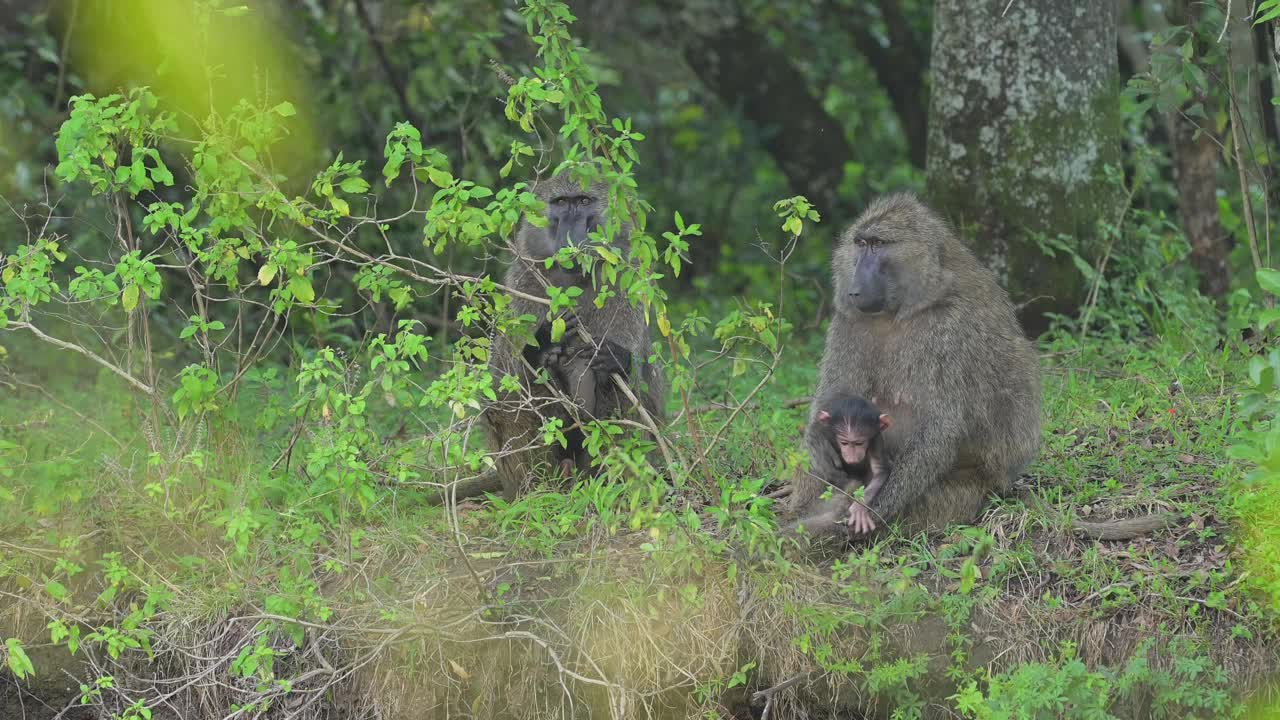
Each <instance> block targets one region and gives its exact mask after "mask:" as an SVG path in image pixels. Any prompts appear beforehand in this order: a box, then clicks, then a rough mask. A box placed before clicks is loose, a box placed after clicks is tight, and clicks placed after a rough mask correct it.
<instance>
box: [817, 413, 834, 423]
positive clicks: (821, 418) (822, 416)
mask: <svg viewBox="0 0 1280 720" xmlns="http://www.w3.org/2000/svg"><path fill="white" fill-rule="evenodd" d="M818 422H820V423H822V424H824V425H825V424H827V423H828V422H831V413H829V412H827V411H826V410H819V411H818Z"/></svg>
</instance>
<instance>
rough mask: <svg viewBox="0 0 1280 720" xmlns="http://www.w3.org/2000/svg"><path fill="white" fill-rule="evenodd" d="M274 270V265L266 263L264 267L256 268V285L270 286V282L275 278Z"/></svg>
mask: <svg viewBox="0 0 1280 720" xmlns="http://www.w3.org/2000/svg"><path fill="white" fill-rule="evenodd" d="M276 270H277V268H276V266H275V263H267V264H266V265H263V266H262V267H260V268H258V284H259V285H270V284H271V280H272V279H273V278H275V276H276Z"/></svg>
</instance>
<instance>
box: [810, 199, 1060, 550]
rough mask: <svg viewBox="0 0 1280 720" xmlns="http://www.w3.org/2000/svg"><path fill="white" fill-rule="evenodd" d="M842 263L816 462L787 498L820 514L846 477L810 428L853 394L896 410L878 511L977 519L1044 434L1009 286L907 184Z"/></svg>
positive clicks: (879, 203) (823, 372) (840, 254)
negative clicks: (833, 487)
mask: <svg viewBox="0 0 1280 720" xmlns="http://www.w3.org/2000/svg"><path fill="white" fill-rule="evenodd" d="M832 270H833V272H834V286H835V300H834V306H835V311H836V312H835V315H834V317H833V318H832V320H831V325H830V328H829V329H828V331H827V339H826V349H825V351H824V352H823V356H822V365H821V368H820V373H819V380H818V387H817V390H816V391H815V392H814V397H815V401H814V404H813V406H812V407H811V409H810V418H809V430H808V431H806V434H805V444H806V445H807V448H808V451H809V458H810V465H811V469H810V472H809V473H808V474H804V473H802V474H800V475H799V476H798V477H797V478H796V480H795V481H794V487H793V493H792V501H791V507H792V508H793V509H794V510H796V511H798V512H799V513H800V514H801V515H802V516H803V515H804V514H806V513H808V512H811V509H813V508H816V507H817V500H818V498H819V496H820V495H821V494H822V493H823V490H824V489H825V487H826V485H827V484H828V483H832V484H836V483H838V481H839V480H840V478H839V477H837V470H838V469H837V468H834V467H832V463H831V462H827V461H826V459H827V458H828V456H829V455H830V454H831V453H830V450H829V448H828V445H829V442H828V441H827V440H826V438H824V437H822V436H821V435H820V433H817V432H815V431H814V430H813V428H814V427H815V426H817V423H815V422H814V419H815V417H816V414H817V413H818V412H819V410H820V408H819V406H818V404H817V403H818V401H817V398H824V397H829V396H830V395H832V394H833V393H849V394H854V395H861V396H863V397H867V398H870V399H871V401H872V402H874V403H876V404H877V405H879V406H880V408H882V410H883V412H885V413H888V414H889V415H890V416H892V417H893V419H894V423H893V426H892V428H891V429H889V430H888V431H887V432H886V433H885V441H886V443H887V448H888V450H889V453H890V455H891V457H892V458H893V469H892V471H891V472H890V474H889V478H888V480H887V481H886V482H885V484H884V487H883V488H881V490H880V492H879V493H878V494H877V495H876V497H875V498H874V499H873V500H872V501H871V503H870V510H871V512H872V514H873V516H874V517H876V518H877V520H883V521H892V520H894V519H901V520H902V521H903V524H904V526H905V527H906V529H908V530H919V529H926V528H939V527H941V526H943V525H945V524H946V523H949V522H958V523H965V522H972V521H973V520H974V519H975V518H976V517H977V515H978V513H979V512H980V511H981V509H982V505H983V503H984V501H985V499H986V497H987V496H988V495H989V494H990V493H993V492H1000V491H1004V490H1007V489H1008V488H1009V486H1010V483H1011V482H1012V480H1013V479H1014V478H1015V477H1017V475H1018V473H1019V472H1020V471H1021V470H1022V469H1023V468H1024V467H1025V466H1026V465H1027V464H1028V463H1029V462H1030V461H1031V460H1032V458H1033V457H1034V456H1035V454H1036V452H1037V450H1038V448H1039V444H1040V377H1039V364H1038V360H1037V357H1036V353H1035V350H1034V348H1033V347H1032V345H1031V343H1030V342H1029V341H1028V340H1027V338H1026V337H1025V336H1024V335H1023V333H1022V330H1021V328H1020V327H1019V325H1018V322H1017V319H1016V318H1015V317H1014V312H1013V307H1012V305H1011V304H1010V302H1009V297H1008V294H1007V293H1006V292H1005V291H1004V290H1003V289H1001V287H1000V286H999V284H998V283H997V282H996V277H995V275H994V274H993V273H992V272H991V271H990V270H988V269H987V268H986V267H984V266H983V265H982V264H981V263H979V261H978V260H977V258H976V257H975V256H974V255H973V253H972V252H970V250H969V249H968V248H967V247H965V246H964V245H963V244H961V242H960V240H959V238H957V237H956V235H955V233H954V232H953V231H952V230H951V228H950V227H949V226H948V225H947V223H946V222H945V221H944V220H943V219H942V218H940V217H939V216H938V215H937V214H936V213H934V212H933V211H932V210H930V209H929V208H927V207H926V206H925V205H924V204H922V203H921V202H920V201H919V200H917V199H916V198H915V197H914V196H912V195H910V194H896V195H890V196H887V197H882V198H879V199H877V200H876V201H875V202H873V203H872V204H871V205H870V207H868V208H867V210H866V211H865V212H864V213H863V214H862V215H861V217H859V218H858V219H857V220H856V221H855V222H854V223H853V224H852V225H851V226H850V227H849V228H848V229H847V230H846V231H845V232H844V233H843V234H842V235H841V238H840V242H839V245H838V247H837V248H836V251H835V255H834V258H833V260H832ZM877 524H880V523H879V522H878V523H877ZM807 530H809V531H810V532H812V531H814V530H815V529H814V528H807Z"/></svg>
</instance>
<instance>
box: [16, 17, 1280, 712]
mask: <svg viewBox="0 0 1280 720" xmlns="http://www.w3.org/2000/svg"><path fill="white" fill-rule="evenodd" d="M1277 18H1280V3H1278V2H1277V1H1276V0H1262V1H1261V2H1235V3H1231V2H1226V1H1225V0H1217V1H1216V2H1194V3H1193V2H1184V1H1182V0H1175V1H1174V2H1171V3H1156V2H1149V1H1148V0H1120V1H1119V2H1111V1H1103V0H1089V1H1087V2H1083V1H1082V2H1077V3H1058V2H1054V1H1053V0H1013V2H1009V1H1008V0H983V1H982V2H961V1H960V0H938V2H936V3H934V2H926V1H919V2H917V1H916V0H875V1H873V2H854V1H853V0H824V1H823V2H789V1H787V2H755V1H753V0H740V1H737V2H731V1H730V0H693V1H691V2H685V3H676V2H667V1H666V0H639V1H632V2H610V1H599V2H583V3H569V4H568V5H566V4H564V3H561V2H555V1H553V0H525V2H522V3H518V4H517V3H509V2H500V1H499V0H439V1H435V2H425V3H424V2H416V1H415V2H410V1H409V0H403V1H402V0H296V1H292V2H289V1H285V0H260V1H255V2H250V3H248V4H240V3H238V2H229V1H225V0H164V1H163V2H162V1H161V0H38V1H33V2H27V1H22V0H0V85H2V86H3V87H5V88H6V93H5V95H4V96H3V98H2V99H0V200H3V203H0V209H2V210H3V212H0V250H2V252H0V640H3V647H2V648H0V657H2V658H3V660H4V670H3V672H2V674H0V716H3V717H6V718H7V717H19V718H24V717H32V718H46V717H61V718H72V717H83V718H99V717H111V718H122V719H126V720H137V719H139V718H151V717H157V718H159V717H180V718H224V719H225V718H235V717H245V718H248V717H307V718H311V717H317V718H319V717H350V718H374V717H380V718H387V717H414V718H417V717H478V718H535V717H536V718H544V717H575V718H576V717H611V718H623V717H626V718H632V717H655V718H684V717H707V718H714V717H724V718H728V717H736V718H747V717H755V718H759V717H769V718H806V717H809V718H812V717H833V718H834V717H895V718H911V717H965V718H1012V717H1019V718H1024V717H1026V718H1041V717H1044V718H1060V717H1070V718H1076V717H1079V718H1103V717H1179V718H1181V717H1240V716H1247V715H1252V716H1254V717H1271V716H1272V713H1273V712H1274V705H1273V703H1272V698H1271V695H1272V684H1271V683H1272V682H1273V679H1274V673H1275V671H1276V669H1277V652H1276V649H1275V648H1276V647H1277V644H1276V640H1277V638H1276V630H1277V620H1278V619H1280V571H1278V570H1277V568H1280V424H1277V423H1276V422H1275V417H1276V412H1277V409H1280V390H1278V389H1277V385H1276V383H1277V379H1278V376H1280V343H1277V330H1276V328H1277V326H1280V323H1277V320H1280V310H1277V309H1276V307H1275V304H1276V303H1275V301H1276V298H1277V296H1280V269H1278V268H1280V258H1277V257H1276V252H1275V251H1274V250H1273V245H1274V242H1273V237H1274V236H1275V235H1276V230H1275V227H1274V226H1275V224H1276V221H1277V220H1280V212H1278V211H1280V195H1278V194H1277V193H1278V192H1280V190H1277V184H1276V182H1275V181H1274V162H1273V156H1274V153H1276V152H1277V151H1280V133H1278V132H1277V118H1276V107H1275V106H1276V104H1277V103H1276V93H1277V91H1276V87H1277V86H1276V84H1275V83H1276V81H1277V80H1280V76H1278V75H1277V72H1278V69H1277V68H1278V65H1277V58H1278V57H1280V45H1277V36H1276V22H1277ZM552 173H570V174H573V175H575V176H580V177H595V178H598V179H600V180H602V181H603V182H605V183H607V184H608V185H609V186H610V187H611V188H612V190H613V191H614V192H615V193H616V197H617V198H619V200H620V202H619V203H617V204H615V207H617V208H618V209H619V215H620V217H621V216H625V217H626V218H627V219H628V220H629V221H630V222H631V223H632V224H633V225H634V226H635V228H636V232H635V234H634V236H633V240H632V248H631V250H630V252H627V253H621V252H617V251H615V250H613V249H611V246H610V245H609V243H608V241H607V240H608V238H607V237H606V238H605V239H604V240H603V241H602V242H601V243H599V244H595V245H593V246H591V247H589V248H587V249H586V250H585V251H583V252H581V253H578V254H576V256H574V257H565V258H563V260H564V261H567V262H576V263H583V264H585V265H586V266H588V267H590V268H591V269H592V271H593V273H594V275H595V278H596V280H597V282H598V283H600V284H601V286H603V287H605V288H608V289H609V290H611V291H613V292H618V293H621V294H625V295H626V296H627V297H628V298H629V299H631V300H632V301H634V302H635V303H637V304H638V305H640V306H642V307H644V308H645V309H646V312H647V313H648V316H649V318H650V321H651V323H652V326H653V327H654V328H655V345H654V357H655V360H656V361H658V362H660V363H662V364H663V365H664V366H665V370H666V373H667V375H668V376H669V378H670V379H671V381H672V382H671V384H672V388H671V393H670V397H669V398H668V405H669V407H670V409H671V416H672V417H671V418H670V422H669V423H668V425H667V426H666V427H664V428H663V432H662V434H661V443H660V447H659V448H658V450H659V451H660V454H661V455H662V456H665V458H666V460H667V462H666V465H667V467H666V468H665V471H664V473H662V474H659V473H657V472H655V471H654V470H653V469H652V468H651V467H649V466H648V465H647V464H646V462H645V457H646V456H647V453H648V451H650V450H652V449H654V446H653V443H652V442H651V441H646V440H643V439H641V438H639V437H636V436H634V434H633V433H630V432H629V430H628V429H625V428H623V427H621V426H608V425H599V426H595V427H593V428H591V429H590V434H591V437H592V445H593V450H594V454H595V455H596V456H597V459H598V462H600V464H601V465H602V467H603V468H604V469H605V470H604V472H603V473H602V475H601V477H600V478H599V479H598V480H594V481H585V482H582V483H579V484H578V485H577V486H576V487H574V488H572V489H571V490H564V491H562V492H556V491H553V490H552V489H547V490H543V491H539V492H536V493H533V494H530V495H528V496H526V497H524V498H522V499H520V500H519V501H518V502H513V503H506V502H503V501H501V500H499V499H496V498H492V497H488V498H480V497H477V498H470V499H468V498H465V497H460V494H459V489H460V488H467V487H472V486H474V485H475V484H476V483H477V482H479V483H480V484H483V482H484V479H485V478H486V472H487V468H488V466H489V465H490V463H491V460H490V459H489V458H487V457H486V453H487V450H488V449H487V448H485V447H484V443H483V441H482V440H481V438H482V434H481V433H480V432H479V431H478V429H477V428H475V420H476V417H477V413H478V410H479V408H480V406H481V404H482V403H483V402H484V401H485V399H486V398H488V397H491V396H492V394H493V392H494V389H495V387H497V386H498V385H499V384H500V383H501V382H502V379H501V378H491V377H489V375H488V373H487V371H486V366H485V361H486V360H487V350H488V347H489V336H490V333H491V331H492V330H493V329H494V327H495V326H496V327H498V328H499V329H500V330H501V331H503V332H510V333H519V332H522V328H523V330H527V329H528V327H529V323H530V322H532V321H535V320H536V318H511V317H509V316H507V315H506V314H504V313H503V308H504V307H505V304H504V295H503V288H501V287H499V286H497V285H495V281H496V280H497V279H499V278H500V277H501V271H502V268H503V265H504V262H505V248H506V240H507V238H508V237H509V235H510V232H511V229H512V227H513V226H514V224H515V223H516V222H517V221H518V220H519V218H520V217H521V216H522V215H524V214H528V213H535V214H536V213H537V212H538V211H539V208H538V204H537V202H536V200H534V199H533V198H532V196H531V195H529V194H528V193H527V192H526V189H527V188H526V185H525V183H527V182H529V181H530V180H532V179H534V178H536V177H539V176H547V175H550V174H552ZM899 189H911V190H916V191H918V192H922V193H924V194H926V196H927V197H928V198H929V199H930V201H931V202H933V203H934V204H936V205H937V206H938V207H939V208H940V209H941V210H942V211H944V212H945V213H946V214H947V216H948V217H949V218H950V219H951V220H952V221H953V222H954V223H955V224H956V225H957V227H958V228H960V230H961V231H962V233H963V234H964V235H965V236H966V238H967V239H968V240H969V241H970V242H972V243H973V245H974V247H975V248H977V249H978V250H979V252H980V253H981V254H982V255H983V257H984V259H986V260H987V261H988V263H989V264H990V265H991V266H992V267H993V268H995V269H996V270H997V271H998V272H999V274H1000V276H1001V278H1002V280H1003V281H1004V282H1005V283H1006V285H1007V286H1008V287H1009V289H1010V292H1011V294H1012V296H1013V297H1014V299H1015V301H1016V302H1017V303H1018V304H1019V307H1020V313H1021V318H1022V320H1023V323H1024V326H1025V327H1026V328H1027V330H1028V331H1029V332H1030V333H1031V334H1032V335H1033V336H1035V337H1036V338H1037V343H1038V348H1039V349H1040V351H1041V355H1042V367H1043V371H1044V376H1045V387H1044V393H1045V416H1044V422H1045V428H1044V447H1043V450H1042V453H1041V456H1040V458H1039V460H1038V461H1037V462H1036V464H1035V465H1034V466H1033V467H1032V468H1031V469H1030V470H1029V471H1028V474H1027V475H1026V476H1025V477H1023V478H1021V480H1020V481H1019V483H1018V484H1017V487H1016V488H1015V492H1014V493H1013V494H1012V495H1011V496H1010V497H1007V498H1002V499H999V500H998V501H995V502H993V504H992V505H991V507H990V508H989V509H988V510H987V512H986V513H985V514H984V516H983V518H982V519H981V521H980V522H979V523H977V524H975V525H974V526H971V527H962V528H951V529H949V530H948V531H946V532H942V533H937V534H934V535H932V536H920V537H903V536H901V535H895V536H892V537H889V538H887V539H885V540H883V541H881V542H879V543H877V544H875V545H873V546H870V547H867V546H859V547H855V548H854V549H853V550H852V551H851V552H848V553H842V554H841V555H840V556H838V557H827V558H818V559H814V558H799V557H797V556H796V555H795V554H794V553H792V552H791V551H790V550H789V549H788V548H787V547H786V546H784V545H783V544H782V543H781V542H780V541H779V540H778V538H777V537H776V536H775V534H774V531H775V529H776V521H775V518H774V514H773V511H774V507H775V505H774V504H775V501H776V500H777V499H778V498H780V497H781V496H782V495H783V494H784V493H785V492H786V489H785V482H784V480H785V478H786V477H788V476H789V474H790V473H791V472H792V471H793V470H794V469H795V467H796V466H797V465H798V464H799V463H800V462H802V457H801V454H800V453H799V452H798V450H797V445H798V440H799V437H800V433H801V426H802V423H803V421H804V418H805V412H806V408H807V404H806V403H805V396H806V395H807V394H808V392H809V391H810V390H811V388H812V386H813V383H814V380H815V374H816V367H815V366H816V361H817V358H818V356H819V354H820V352H821V350H822V334H823V328H824V327H825V323H826V321H827V319H828V317H829V315H830V309H829V303H828V302H827V299H826V298H827V294H828V293H829V289H830V282H829V270H828V262H829V257H830V251H831V247H832V244H833V243H834V242H835V240H836V236H837V234H838V232H839V230H840V228H841V227H842V226H843V225H844V224H846V223H847V222H849V221H850V220H852V219H853V217H854V216H855V215H856V213H857V212H858V210H859V209H860V208H862V207H864V206H865V204H866V203H867V202H868V201H869V200H870V199H871V198H872V197H873V196H875V195H876V194H878V193H881V192H885V191H890V190H899ZM611 231H612V229H611ZM606 235H611V232H610V233H606ZM545 430H546V436H547V439H548V440H549V441H556V440H557V439H558V438H559V436H560V435H559V434H560V433H561V432H562V431H563V428H559V427H556V426H548V427H547V428H545ZM624 430H626V431H624ZM462 494H463V495H465V493H462ZM1162 513H1163V514H1166V516H1167V517H1168V519H1169V523H1170V524H1169V526H1168V527H1167V528H1166V529H1164V530H1161V531H1158V532H1155V533H1151V534H1148V535H1145V536H1140V537H1137V538H1129V539H1123V540H1118V541H1117V540H1097V539H1094V538H1091V537H1089V536H1088V535H1087V534H1082V533H1080V532H1078V529H1079V528H1080V527H1081V525H1080V521H1089V520H1098V519H1109V518H1126V517H1131V516H1136V515H1142V514H1162Z"/></svg>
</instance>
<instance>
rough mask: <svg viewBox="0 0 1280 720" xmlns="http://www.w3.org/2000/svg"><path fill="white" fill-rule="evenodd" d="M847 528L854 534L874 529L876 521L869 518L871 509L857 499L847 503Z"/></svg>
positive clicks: (861, 533) (865, 532) (864, 533)
mask: <svg viewBox="0 0 1280 720" xmlns="http://www.w3.org/2000/svg"><path fill="white" fill-rule="evenodd" d="M848 524H849V530H850V531H851V532H853V533H854V534H855V535H866V534H867V533H869V532H871V531H872V530H875V529H876V521H875V520H873V519H872V518H871V511H870V510H868V509H867V506H866V505H863V504H862V503H860V502H858V501H856V500H855V501H853V502H852V503H850V504H849V518H848Z"/></svg>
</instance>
